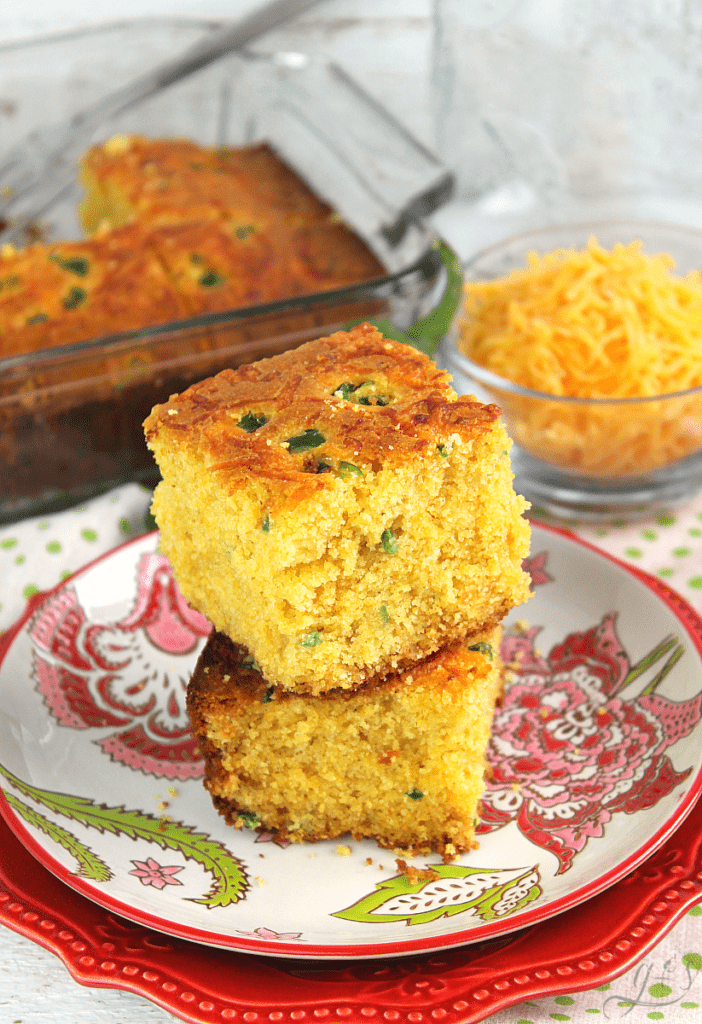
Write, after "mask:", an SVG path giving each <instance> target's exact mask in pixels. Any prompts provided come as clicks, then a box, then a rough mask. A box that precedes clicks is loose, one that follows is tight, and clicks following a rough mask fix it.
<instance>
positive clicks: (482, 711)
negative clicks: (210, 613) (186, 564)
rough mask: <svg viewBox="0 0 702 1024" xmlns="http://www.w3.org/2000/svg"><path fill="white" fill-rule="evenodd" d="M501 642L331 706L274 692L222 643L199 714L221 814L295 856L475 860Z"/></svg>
mask: <svg viewBox="0 0 702 1024" xmlns="http://www.w3.org/2000/svg"><path fill="white" fill-rule="evenodd" d="M500 632H501V628H500V627H496V628H495V629H494V630H492V631H491V632H490V633H488V634H485V635H483V636H481V637H480V639H479V641H477V642H476V643H474V644H473V645H472V649H469V648H468V647H466V646H465V645H462V644H453V645H451V646H449V647H444V648H442V649H441V650H440V651H437V652H436V653H435V654H433V655H431V656H430V657H429V658H427V659H425V660H424V661H422V662H420V663H419V664H418V665H415V666H413V668H412V669H410V670H407V671H405V672H401V673H398V674H394V675H390V676H388V677H387V678H386V679H384V680H382V681H380V682H378V683H376V684H369V685H366V686H363V687H361V688H359V689H356V690H353V691H348V690H334V691H331V692H329V693H325V694H322V695H319V696H309V695H300V694H293V693H288V692H285V691H281V690H279V689H276V688H275V687H272V686H270V684H269V682H268V680H267V679H265V678H264V677H263V676H262V675H261V674H260V672H258V671H257V670H256V666H255V663H254V662H253V659H252V658H251V656H250V655H249V654H248V652H247V651H246V649H245V648H244V647H240V646H238V645H236V644H233V643H232V642H231V641H230V640H229V638H228V637H225V636H223V635H222V634H221V633H216V632H213V633H211V634H210V637H209V639H208V641H207V644H206V646H205V648H204V649H203V651H202V654H201V655H200V658H199V660H198V663H197V666H196V668H195V672H194V674H193V677H192V679H191V681H190V683H189V685H188V691H187V705H188V712H189V715H190V719H191V722H192V729H193V734H194V736H195V737H196V738H197V741H198V746H199V748H200V751H201V753H202V756H203V757H204V760H205V786H206V787H207V789H208V790H209V792H210V794H211V796H212V798H213V801H214V804H215V806H216V807H217V809H218V810H219V812H220V813H221V814H223V815H224V816H225V818H226V819H227V821H228V822H229V823H230V824H233V825H235V826H237V827H242V825H247V826H251V827H258V826H261V827H264V828H267V829H276V830H277V831H278V833H279V835H281V837H285V838H288V839H291V840H293V841H295V842H303V841H311V840H319V839H332V838H335V837H337V836H341V835H344V834H345V833H346V832H350V833H351V834H352V835H353V837H354V838H355V839H361V838H363V837H369V838H373V839H376V840H377V841H378V842H379V843H380V844H381V845H382V846H386V847H390V848H391V849H394V848H398V847H399V848H401V849H402V850H410V851H411V852H413V853H428V852H430V851H432V850H433V851H436V852H438V853H441V854H444V855H445V856H446V857H447V858H452V857H453V855H454V854H457V853H461V852H464V851H466V850H470V849H471V848H472V847H473V846H474V845H475V839H474V836H475V824H476V819H477V817H478V814H479V810H478V808H479V803H480V798H481V795H482V792H483V788H484V771H485V751H486V747H487V744H488V739H489V734H490V727H491V724H492V715H493V711H494V707H495V701H496V699H497V698H498V696H499V695H500V693H501V687H502V665H501V662H500V658H499V641H500Z"/></svg>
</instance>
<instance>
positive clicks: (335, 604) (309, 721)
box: [145, 324, 529, 852]
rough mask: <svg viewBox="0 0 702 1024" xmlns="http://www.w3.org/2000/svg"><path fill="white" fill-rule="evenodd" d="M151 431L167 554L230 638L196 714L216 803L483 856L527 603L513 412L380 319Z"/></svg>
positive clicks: (199, 400) (209, 666)
mask: <svg viewBox="0 0 702 1024" xmlns="http://www.w3.org/2000/svg"><path fill="white" fill-rule="evenodd" d="M145 429H146V436H147V441H148V444H149V446H150V447H151V449H152V450H153V452H154V454H155V456H156V460H157V462H158V464H159V467H160V469H161V473H162V477H163V479H162V482H161V483H160V484H159V486H158V487H157V489H156V493H155V497H154V505H153V508H154V514H155V516H156V520H157V522H158V525H159V528H160V530H161V544H162V549H163V551H164V553H165V554H166V555H167V556H168V557H169V559H170V561H171V563H172V565H173V569H174V572H175V575H176V578H177V579H178V582H179V584H180V587H181V589H182V591H183V593H184V595H185V597H186V598H187V600H188V601H189V602H190V603H191V604H192V605H193V606H194V607H196V608H197V609H199V610H200V611H201V612H203V613H204V614H205V615H206V616H207V617H208V618H209V619H210V621H211V622H212V623H213V625H214V627H215V631H216V632H215V633H213V636H212V638H211V639H210V641H209V643H208V645H207V648H206V650H205V652H204V653H203V655H202V657H201V659H200V662H199V663H198V666H197V668H196V671H195V676H194V679H193V681H192V683H191V686H190V689H189V694H188V702H189V709H190V713H191V717H192V722H193V728H194V731H195V733H196V735H197V736H198V738H199V740H200V743H201V747H202V750H203V753H204V755H205V759H206V764H207V776H206V778H207V786H208V788H209V789H210V791H211V793H212V795H213V796H214V797H215V800H216V802H217V803H218V806H219V807H220V808H221V809H222V810H223V811H224V813H225V814H226V815H227V817H228V818H229V819H230V820H244V821H246V820H256V821H257V822H260V823H261V824H262V825H264V826H267V827H274V828H277V829H279V830H280V831H281V832H283V833H284V834H288V835H289V836H290V837H292V838H300V839H305V838H315V839H319V838H331V837H333V836H337V835H340V834H343V833H344V832H346V831H351V832H352V834H353V835H355V836H363V835H367V836H374V837H375V838H376V839H378V841H379V842H381V843H382V844H384V845H387V846H391V847H396V846H401V847H404V848H411V849H417V850H420V849H424V850H426V849H436V850H439V851H441V852H445V851H446V850H447V849H450V850H451V851H456V850H462V849H468V848H469V847H470V845H471V843H472V840H473V828H474V817H475V813H476V808H477V803H478V800H479V795H480V790H481V787H482V781H481V780H482V770H483V755H484V750H485V745H486V743H487V738H488V731H489V726H490V721H491V717H492V711H493V708H494V703H495V699H496V696H497V693H498V691H499V686H500V663H499V643H498V641H499V623H500V621H501V619H502V618H503V617H504V615H505V614H506V613H507V612H508V611H509V609H510V608H512V607H514V606H515V605H517V604H519V603H521V602H522V601H524V600H526V598H527V597H528V594H529V588H528V577H527V576H526V574H525V573H524V572H523V570H522V568H521V562H522V559H523V558H524V556H525V555H526V554H527V550H528V526H527V523H526V522H525V520H524V519H523V518H522V515H521V513H522V512H523V510H524V507H525V505H524V502H523V500H522V499H521V498H519V497H518V496H517V495H515V493H514V490H513V487H512V474H511V470H510V464H509V446H510V443H509V440H508V438H507V436H506V434H505V432H504V429H503V427H502V425H501V423H500V419H499V410H498V409H497V408H496V407H495V406H485V405H481V404H480V403H478V402H476V401H475V400H474V399H472V398H468V397H458V396H457V395H456V394H455V392H454V391H453V390H452V389H451V387H450V385H449V378H448V376H447V375H446V374H445V373H444V372H442V371H440V370H438V369H437V368H436V366H435V365H434V364H433V363H432V362H431V361H430V360H429V359H427V358H426V357H425V356H423V355H421V354H420V353H418V352H417V351H415V350H414V349H412V348H409V347H408V346H405V345H400V344H398V343H396V342H394V341H390V340H388V339H386V338H384V337H383V336H382V335H381V334H379V332H378V331H376V330H375V328H373V327H371V326H370V325H368V324H362V325H361V326H359V327H357V328H355V329H354V330H352V331H350V332H348V333H346V332H339V333H338V334H335V335H332V336H331V337H329V338H322V339H320V340H318V341H315V342H311V343H309V344H307V345H304V346H302V347H301V348H298V349H297V350H295V351H291V352H287V353H284V354H282V355H280V356H275V357H273V358H272V359H268V360H263V361H261V362H259V363H256V364H252V365H249V366H243V367H241V368H239V369H237V370H236V371H233V370H232V371H228V370H225V371H224V372H223V373H220V374H218V375H217V376H216V377H214V378H211V379H209V380H206V381H202V382H201V383H199V384H196V385H194V386H193V387H191V388H189V389H188V390H187V391H186V392H184V393H183V394H182V395H180V396H174V397H173V398H172V399H171V400H170V401H169V402H168V403H166V404H164V405H161V406H157V407H156V408H155V409H154V410H153V412H152V413H151V415H150V416H149V417H148V419H147V420H146V423H145ZM354 766H355V767H354ZM273 780H275V781H273ZM344 780H346V782H345V781H344ZM242 815H244V817H243V818H242V817H241V816H242ZM247 815H248V817H246V816H247ZM251 815H253V816H255V818H251Z"/></svg>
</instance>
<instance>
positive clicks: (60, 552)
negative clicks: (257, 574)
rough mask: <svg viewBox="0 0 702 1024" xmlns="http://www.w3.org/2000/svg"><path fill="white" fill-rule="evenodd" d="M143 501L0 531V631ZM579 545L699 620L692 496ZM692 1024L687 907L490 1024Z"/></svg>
mask: <svg viewBox="0 0 702 1024" xmlns="http://www.w3.org/2000/svg"><path fill="white" fill-rule="evenodd" d="M150 498H151V496H150V493H149V492H148V491H147V490H145V489H144V488H142V487H139V486H138V485H136V484H128V485H127V486H125V487H120V488H118V489H117V490H114V491H111V492H110V493H108V494H105V495H103V496H102V497H100V498H96V499H94V500H92V501H90V502H88V503H86V504H85V505H82V506H80V507H78V508H74V509H69V510H68V511H66V512H60V513H57V514H55V515H49V516H42V517H38V518H35V519H26V520H24V521H22V522H20V523H17V524H14V525H11V526H4V527H0V573H1V577H0V578H1V579H2V590H1V591H0V633H2V632H3V631H4V630H6V629H7V628H8V627H10V626H11V625H12V624H13V623H14V622H15V621H16V620H17V619H18V618H19V617H20V615H21V614H22V611H23V609H24V607H25V604H26V601H27V600H28V598H30V597H31V596H32V595H33V594H36V593H37V592H39V591H43V590H50V589H51V588H52V587H54V586H56V585H57V584H58V583H60V582H61V581H62V580H63V579H65V578H66V577H67V576H69V575H70V574H71V573H73V572H75V571H76V570H77V569H80V568H81V566H83V565H86V564H87V563H88V562H91V561H92V560H93V559H95V558H97V557H99V556H100V555H102V554H104V553H105V552H107V551H110V550H111V549H112V548H114V547H116V546H117V545H119V544H121V543H123V542H124V541H126V540H129V539H130V538H132V537H137V536H139V535H141V534H142V533H144V532H146V530H149V529H151V528H152V520H151V517H150V514H149V505H150ZM567 525H568V528H569V529H571V530H572V531H573V532H574V533H576V534H578V535H579V536H581V537H583V538H584V539H585V540H587V541H589V542H590V543H592V544H594V545H595V546H596V547H600V548H602V549H603V550H605V551H607V552H609V553H610V554H612V555H615V556H616V557H617V558H620V559H621V560H622V561H624V562H629V563H631V564H632V565H636V566H638V567H639V568H641V569H644V570H646V571H647V572H650V573H652V574H654V575H656V574H657V575H658V576H660V577H661V578H662V579H665V581H666V582H667V583H668V584H669V585H670V586H671V587H673V588H674V589H676V590H678V591H679V592H680V593H681V594H683V595H684V596H685V597H686V598H687V599H688V601H689V602H690V603H691V604H692V605H693V606H694V607H695V608H696V609H697V610H698V611H699V612H702V496H701V497H700V498H699V499H696V500H695V501H694V502H691V503H690V504H688V505H687V506H685V507H684V508H682V509H680V510H679V511H678V512H677V513H676V514H675V515H661V516H658V517H657V518H654V519H651V520H650V521H648V522H645V523H637V524H629V525H627V524H621V523H620V524H613V525H610V526H606V527H599V526H598V527H593V526H582V525H578V524H577V523H568V524H567ZM598 1017H599V1018H600V1019H603V1020H615V1021H616V1020H622V1021H626V1022H628V1024H644V1022H646V1024H648V1022H649V1021H665V1022H667V1024H697V1022H698V1021H699V1020H700V1019H702V907H695V908H694V909H693V910H692V911H691V912H690V913H689V914H686V915H685V916H684V917H683V918H682V920H681V921H680V922H679V923H678V924H677V925H676V927H675V928H674V929H673V930H672V931H671V932H670V933H669V934H668V935H667V936H666V937H665V938H664V939H662V941H661V942H660V943H659V944H658V945H657V946H656V947H655V948H654V949H653V950H652V951H651V952H650V953H649V954H648V955H647V956H646V957H645V958H644V959H643V960H642V961H641V962H640V963H639V964H637V965H636V966H635V967H633V968H632V969H631V970H630V971H628V972H627V973H626V974H624V975H623V976H622V977H621V978H618V979H617V980H616V981H613V982H611V983H610V984H608V985H604V986H602V987H599V988H594V989H590V990H588V991H586V992H573V993H571V994H567V995H559V996H553V997H544V998H542V999H538V1000H533V1001H529V1002H524V1003H520V1004H518V1005H517V1006H513V1007H510V1008H508V1009H506V1010H501V1011H499V1012H498V1013H496V1014H494V1015H493V1016H492V1017H491V1018H490V1024H550V1022H551V1021H573V1022H575V1024H584V1022H585V1021H588V1022H589V1021H592V1020H593V1019H597V1018H598Z"/></svg>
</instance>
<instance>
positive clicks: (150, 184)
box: [80, 135, 332, 231]
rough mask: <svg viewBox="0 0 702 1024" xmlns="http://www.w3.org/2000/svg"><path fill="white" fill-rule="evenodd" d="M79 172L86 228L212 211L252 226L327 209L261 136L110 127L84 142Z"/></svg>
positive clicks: (207, 215) (320, 216) (200, 216)
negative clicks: (160, 134)
mask: <svg viewBox="0 0 702 1024" xmlns="http://www.w3.org/2000/svg"><path fill="white" fill-rule="evenodd" d="M80 175H81V180H82V182H83V185H84V186H85V199H84V200H83V202H82V204H81V206H80V216H81V220H82V223H83V225H84V227H85V228H86V230H87V231H95V230H96V228H97V227H98V226H99V225H100V224H102V223H104V222H107V223H109V224H110V226H112V227H118V226H119V225H120V224H124V223H125V222H126V221H130V220H138V221H139V222H140V223H141V224H152V225H153V224H178V223H180V222H182V221H184V220H190V221H195V220H213V219H219V218H227V219H229V220H237V218H238V220H239V224H240V226H242V227H244V226H251V227H253V228H254V229H255V230H260V229H262V228H264V227H266V226H269V225H270V224H271V223H274V222H275V223H277V222H279V221H280V220H281V218H283V219H289V218H292V219H294V220H296V221H297V223H298V224H307V223H311V222H314V221H322V220H326V219H327V218H328V217H329V215H330V214H331V213H332V211H331V209H330V207H329V206H327V205H326V203H324V202H322V200H321V199H319V198H318V197H317V196H316V195H315V194H314V193H313V192H312V191H311V190H310V189H309V188H308V187H307V185H306V184H305V183H304V182H303V181H302V179H301V178H300V177H298V175H297V174H295V172H294V171H293V170H292V169H291V168H290V167H288V166H287V164H285V163H284V162H283V161H282V160H281V159H280V158H279V157H278V156H277V154H276V153H274V152H273V150H272V149H270V147H268V146H266V145H265V144H261V145H255V146H242V147H237V148H234V147H220V146H217V147H206V146H199V145H198V144H197V143H195V142H192V141H190V140H188V139H174V138H166V139H163V138H161V139H150V138H145V137H144V136H140V135H117V136H114V137H113V138H112V139H109V140H108V141H107V142H105V143H103V144H102V145H99V146H94V147H93V148H92V149H90V150H88V152H87V153H86V154H85V156H84V157H83V160H82V161H81V168H80Z"/></svg>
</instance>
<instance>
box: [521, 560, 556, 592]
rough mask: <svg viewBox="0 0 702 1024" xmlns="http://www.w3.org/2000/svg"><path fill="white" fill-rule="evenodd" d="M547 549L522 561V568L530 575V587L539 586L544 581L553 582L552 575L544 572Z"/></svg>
mask: <svg viewBox="0 0 702 1024" xmlns="http://www.w3.org/2000/svg"><path fill="white" fill-rule="evenodd" d="M547 557H548V552H547V551H540V552H539V553H538V554H535V555H531V556H530V557H529V558H525V559H524V561H523V562H522V569H523V570H524V572H527V573H529V575H530V576H531V588H532V590H533V589H534V587H540V586H542V584H544V583H553V576H550V575H549V574H548V573H547V572H546V559H547Z"/></svg>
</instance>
